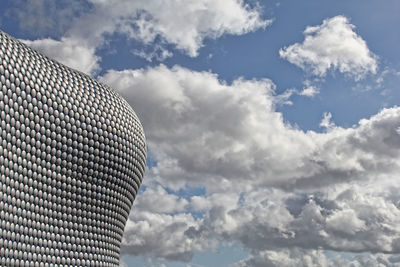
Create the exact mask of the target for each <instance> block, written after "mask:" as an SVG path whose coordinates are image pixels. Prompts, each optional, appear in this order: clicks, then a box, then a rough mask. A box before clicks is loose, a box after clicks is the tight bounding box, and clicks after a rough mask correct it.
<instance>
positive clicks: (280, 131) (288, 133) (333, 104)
mask: <svg viewBox="0 0 400 267" xmlns="http://www.w3.org/2000/svg"><path fill="white" fill-rule="evenodd" d="M399 13H400V2H399V1H397V0H387V1H378V0H351V1H344V0H339V1H327V0H323V1H321V0H304V1H272V0H271V1H257V0H249V1H239V0H219V1H211V0H196V1H186V2H184V3H183V2H182V1H178V0H171V1H161V0H147V1H124V0H111V1H101V0H78V1H67V0H60V1H50V0H17V1H11V0H4V1H3V2H2V6H1V8H0V14H1V15H0V28H1V29H2V30H3V31H5V32H7V33H9V34H10V35H12V36H14V37H16V38H18V39H21V40H22V41H24V42H25V43H26V44H27V45H29V46H31V47H33V48H34V49H37V50H39V51H41V52H43V53H44V54H46V55H48V56H49V57H51V58H54V59H56V60H58V61H60V62H62V63H64V64H66V65H68V66H70V67H72V68H75V69H78V70H80V71H83V72H85V73H87V74H90V75H92V76H93V77H95V78H96V79H99V80H100V81H102V82H104V83H106V84H109V85H110V86H111V87H112V88H113V89H115V90H116V91H118V92H119V93H120V94H121V95H123V96H124V97H125V99H126V100H127V101H128V102H129V103H130V104H131V105H132V106H133V108H134V110H135V111H136V112H137V114H138V116H139V118H140V119H141V121H142V123H143V126H144V130H145V132H146V137H147V143H148V151H149V156H148V163H149V164H148V169H147V172H146V175H145V178H144V185H143V186H142V188H141V194H140V195H139V196H138V198H137V199H136V200H135V204H134V206H133V209H132V212H131V215H130V217H129V220H128V223H127V226H126V229H125V235H124V240H123V244H122V251H123V257H122V260H123V262H124V264H126V265H128V266H138V265H139V266H140V265H143V266H163V265H165V266H295V265H297V266H377V264H378V263H380V264H383V266H397V265H400V260H399V257H398V253H399V252H400V245H399V244H400V228H399V225H400V224H399V223H400V221H399V219H398V218H400V217H399V215H400V209H399V208H400V205H399V203H400V196H399V194H398V193H397V192H398V189H399V188H398V187H399V186H398V184H399V183H398V173H399V171H400V157H399V156H400V153H399V151H400V150H399V148H400V130H399V129H400V109H399V108H398V107H397V105H398V103H399V102H400V93H399V86H398V84H399V82H400V53H399V52H398V44H399V43H400V31H398V29H397V28H398V25H400V17H399V16H398V14H399Z"/></svg>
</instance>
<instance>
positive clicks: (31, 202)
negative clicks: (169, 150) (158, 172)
mask: <svg viewBox="0 0 400 267" xmlns="http://www.w3.org/2000/svg"><path fill="white" fill-rule="evenodd" d="M145 159H146V148H145V138H144V134H143V130H142V126H141V124H140V122H139V120H138V118H137V117H136V115H135V113H134V111H133V110H132V109H131V107H130V106H129V105H128V103H126V102H125V100H123V99H122V98H121V97H120V96H119V95H118V94H117V93H115V92H114V91H112V90H111V89H110V88H108V87H107V86H105V85H103V84H101V83H99V82H97V81H96V80H94V79H92V78H90V77H89V76H87V75H85V74H83V73H80V72H78V71H75V70H72V69H70V68H68V67H66V66H64V65H62V64H60V63H57V62H55V61H53V60H51V59H49V58H47V57H45V56H43V55H41V54H40V53H38V52H36V51H34V50H32V49H30V48H28V47H27V46H26V45H24V44H22V43H21V42H19V41H18V40H16V39H14V38H12V37H10V36H8V35H7V34H5V33H3V32H1V31H0V266H118V265H119V251H120V243H121V239H122V235H123V232H124V227H125V223H126V220H127V218H128V215H129V212H130V209H131V206H132V203H133V201H134V199H135V196H136V193H137V191H138V189H139V186H140V183H141V181H142V177H143V173H144V168H145Z"/></svg>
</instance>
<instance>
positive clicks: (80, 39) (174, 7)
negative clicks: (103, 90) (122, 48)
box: [18, 0, 271, 74]
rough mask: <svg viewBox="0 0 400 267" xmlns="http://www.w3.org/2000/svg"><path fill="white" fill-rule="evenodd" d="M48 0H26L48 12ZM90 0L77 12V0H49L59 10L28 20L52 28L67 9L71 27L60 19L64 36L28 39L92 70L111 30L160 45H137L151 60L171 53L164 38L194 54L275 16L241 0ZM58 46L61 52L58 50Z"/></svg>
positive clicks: (23, 14) (65, 60) (70, 63)
mask: <svg viewBox="0 0 400 267" xmlns="http://www.w3.org/2000/svg"><path fill="white" fill-rule="evenodd" d="M47 2H48V1H47V0H28V1H27V2H26V3H25V4H26V6H27V7H28V10H30V9H34V10H36V11H37V12H42V13H45V11H44V7H47V6H48V5H46V3H47ZM89 2H90V5H89V6H90V7H91V8H90V10H89V11H88V12H87V13H84V14H81V13H79V12H72V11H73V10H75V7H76V6H78V4H75V5H66V6H67V7H68V8H67V7H64V8H63V9H60V10H59V9H57V5H55V4H51V5H49V6H50V7H51V8H52V10H53V9H54V10H53V11H51V12H50V11H49V12H50V13H52V14H53V13H55V14H56V15H53V16H51V14H49V15H48V16H47V15H45V14H43V16H36V15H35V16H34V18H35V19H36V20H38V21H35V22H32V23H30V24H29V25H33V26H35V27H37V28H38V29H42V28H43V29H44V28H45V27H44V26H43V25H47V26H48V27H50V28H49V29H44V30H46V31H48V30H50V29H53V28H55V27H56V25H52V24H51V23H47V22H46V21H47V20H48V18H52V17H54V16H56V17H57V18H58V15H57V14H58V13H61V12H62V14H64V13H65V17H67V18H68V20H67V21H68V22H69V23H68V27H66V26H64V24H63V23H62V21H64V20H61V21H60V24H63V25H60V27H61V26H62V28H63V29H65V30H64V33H63V36H62V38H61V39H60V40H54V39H40V40H35V41H25V42H26V43H27V44H28V45H31V46H33V47H34V48H35V49H38V50H40V51H42V52H44V53H45V54H46V55H48V56H49V57H54V58H55V59H57V60H59V61H61V62H63V63H64V64H66V65H68V66H70V67H73V68H76V69H78V70H81V71H84V72H86V73H91V74H93V73H94V72H95V71H96V70H97V68H98V65H99V57H97V56H96V55H95V50H96V48H99V47H101V46H102V45H104V44H105V43H106V42H107V36H112V35H113V34H115V33H118V34H123V35H124V36H126V37H127V38H128V39H136V40H139V41H141V42H142V43H144V44H145V45H152V46H153V47H155V48H156V49H155V50H154V49H153V50H152V49H150V51H147V50H134V53H135V54H137V55H139V56H141V57H143V58H146V59H147V60H149V61H151V60H152V59H156V60H164V59H165V58H167V57H170V56H172V52H171V51H168V50H167V49H166V48H165V44H172V45H174V46H175V47H176V48H177V49H179V50H182V51H183V52H185V53H186V54H188V55H189V56H192V57H194V56H197V54H198V50H199V49H200V48H201V47H202V46H203V41H204V39H205V38H213V39H215V38H218V37H220V36H222V35H224V34H233V35H241V34H245V33H248V32H251V31H255V30H257V29H260V28H264V27H266V26H267V25H268V24H270V22H271V21H270V20H264V19H263V18H262V17H261V14H260V11H259V10H258V8H257V7H255V8H251V7H250V6H249V5H247V4H245V3H244V2H243V1H241V0H218V1H213V0H201V1H188V2H187V3H185V5H182V4H181V2H180V1H178V0H174V1H170V2H169V3H168V5H165V4H164V3H163V2H160V1H157V0H150V1H149V0H146V1H144V0H141V1H125V0H124V1H120V0H112V1H100V0H91V1H89ZM79 3H80V4H82V3H81V2H79ZM60 5H61V6H63V5H62V4H60ZM39 7H40V8H39ZM68 10H69V11H70V12H69V13H68V12H67V11H68ZM18 14H19V16H21V17H24V21H26V20H28V19H29V18H30V14H28V13H26V12H22V11H18ZM72 14H74V16H75V17H74V20H73V21H74V22H71V21H72V19H71V16H72ZM60 16H61V14H60ZM54 21H55V20H53V24H54ZM57 21H58V20H57ZM40 25H42V26H43V27H42V26H40ZM33 32H35V31H33ZM157 40H161V41H157ZM57 51H61V53H59V54H57ZM146 51H147V52H146ZM81 55H83V56H82V58H81Z"/></svg>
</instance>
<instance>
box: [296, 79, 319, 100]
mask: <svg viewBox="0 0 400 267" xmlns="http://www.w3.org/2000/svg"><path fill="white" fill-rule="evenodd" d="M303 84H304V88H303V90H302V91H301V92H299V95H302V96H307V97H314V96H316V95H317V94H319V88H318V87H317V86H316V85H314V84H313V83H312V82H311V81H309V80H305V81H304V82H303Z"/></svg>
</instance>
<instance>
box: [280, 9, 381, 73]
mask: <svg viewBox="0 0 400 267" xmlns="http://www.w3.org/2000/svg"><path fill="white" fill-rule="evenodd" d="M354 28H355V26H354V25H352V24H350V22H349V21H348V19H347V18H346V17H344V16H336V17H333V18H330V19H326V20H324V21H323V23H322V24H321V25H318V26H312V27H311V26H309V27H307V28H306V30H305V31H304V35H305V39H304V41H303V43H296V44H293V45H291V46H289V47H285V48H283V49H281V50H280V51H279V54H280V56H281V57H282V58H285V59H287V60H288V61H289V62H291V63H293V64H295V65H297V66H299V67H301V68H302V69H305V70H310V71H311V72H312V73H313V74H314V75H317V76H325V75H326V72H327V71H328V70H330V69H332V70H338V71H340V72H341V73H344V74H347V75H350V76H352V77H354V79H355V80H360V79H361V78H363V77H364V76H365V75H367V74H368V73H372V74H375V73H376V72H377V69H378V62H377V56H375V55H374V54H373V53H372V52H371V51H370V50H369V49H368V46H367V44H366V42H365V41H364V40H363V39H362V38H361V37H360V36H359V35H357V33H356V32H355V31H354Z"/></svg>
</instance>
